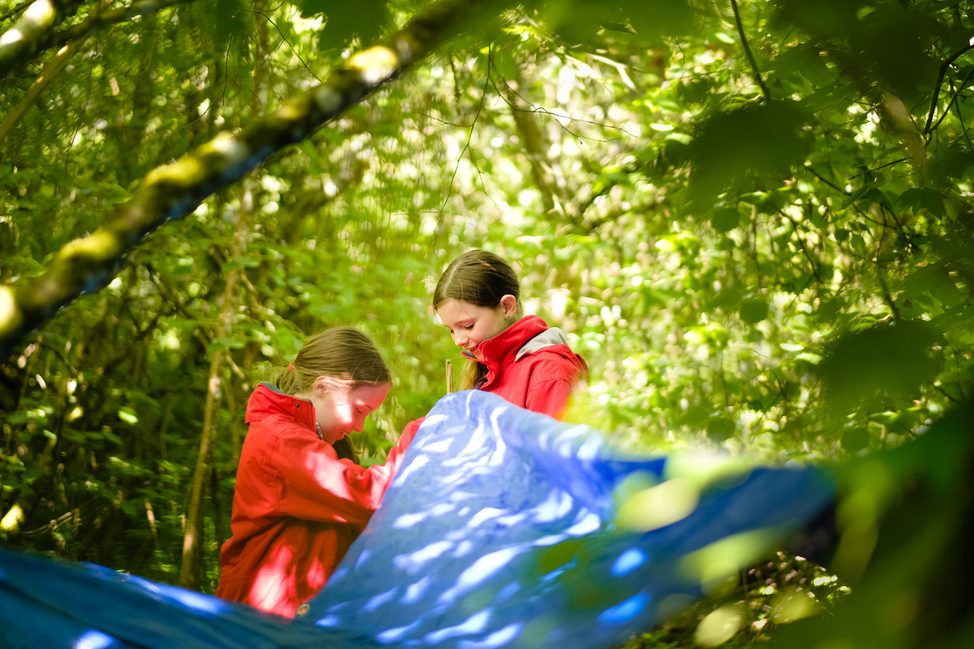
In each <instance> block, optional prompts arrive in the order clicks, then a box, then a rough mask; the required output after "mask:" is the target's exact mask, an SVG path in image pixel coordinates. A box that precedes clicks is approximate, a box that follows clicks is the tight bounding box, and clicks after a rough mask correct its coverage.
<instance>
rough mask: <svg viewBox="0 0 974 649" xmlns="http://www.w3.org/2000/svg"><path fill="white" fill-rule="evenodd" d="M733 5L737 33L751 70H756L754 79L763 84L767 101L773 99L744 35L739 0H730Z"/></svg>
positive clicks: (763, 92)
mask: <svg viewBox="0 0 974 649" xmlns="http://www.w3.org/2000/svg"><path fill="white" fill-rule="evenodd" d="M730 3H731V7H733V8H734V22H735V23H737V34H738V36H740V37H741V45H742V46H743V47H744V55H745V56H746V57H747V62H748V63H750V64H751V71H752V72H754V79H755V80H756V81H757V82H758V85H759V86H761V93H762V94H763V95H764V99H765V101H771V91H770V90H768V86H767V85H765V83H764V79H762V78H761V71H760V70H758V62H757V61H755V60H754V53H753V52H751V46H750V45H748V43H747V36H745V35H744V24H743V23H742V22H741V11H740V9H738V7H737V0H730Z"/></svg>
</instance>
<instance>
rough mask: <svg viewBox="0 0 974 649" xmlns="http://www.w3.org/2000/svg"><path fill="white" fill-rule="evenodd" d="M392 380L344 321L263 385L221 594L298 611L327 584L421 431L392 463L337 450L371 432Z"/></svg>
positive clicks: (225, 550)
mask: <svg viewBox="0 0 974 649" xmlns="http://www.w3.org/2000/svg"><path fill="white" fill-rule="evenodd" d="M390 385H391V378H390V376H389V370H388V369H387V368H386V365H385V362H384V361H383V360H382V357H381V356H380V355H379V352H378V350H377V349H376V348H375V345H374V344H373V343H372V341H371V340H369V338H368V337H366V336H365V335H364V334H362V333H360V332H358V331H356V330H355V329H350V328H345V327H336V328H332V329H326V330H325V331H322V332H321V333H319V334H317V335H315V336H313V337H311V338H310V339H308V340H307V342H306V343H305V344H304V346H303V347H302V349H301V351H300V352H298V355H297V358H295V360H294V362H293V363H292V364H290V365H289V366H288V368H287V370H285V371H284V372H283V373H282V374H281V376H280V378H279V379H278V381H277V385H276V386H274V385H271V384H268V383H263V384H261V385H260V386H258V387H257V389H256V390H254V392H253V394H251V396H250V400H249V402H248V403H247V423H248V425H249V427H250V428H249V430H248V432H247V437H246V438H245V440H244V444H243V450H242V451H241V455H240V465H239V467H238V468H237V482H236V486H235V488H234V494H233V514H232V518H231V521H230V529H231V531H232V536H231V538H230V539H229V540H228V541H227V542H226V543H224V544H223V547H222V549H221V551H220V571H221V572H220V583H219V585H218V587H217V591H216V594H217V595H218V596H219V597H222V598H224V599H227V600H230V601H236V602H243V603H246V604H249V605H251V606H253V607H255V608H258V609H261V610H264V611H270V612H272V613H277V614H279V615H282V616H285V617H294V615H295V613H296V611H297V610H298V609H299V607H300V606H301V605H302V604H304V602H306V601H307V600H308V599H310V598H311V597H312V596H313V595H315V594H316V593H317V592H318V591H319V590H320V589H321V587H322V586H324V585H325V582H326V581H327V580H328V577H329V576H330V575H331V574H332V572H333V571H334V570H335V567H336V566H337V565H338V562H339V561H341V559H342V557H344V556H345V553H346V551H347V550H348V548H349V546H350V545H351V544H352V541H354V540H355V538H356V537H357V536H358V535H359V533H360V532H361V531H362V529H363V528H364V527H365V524H366V523H367V522H368V520H369V517H370V516H371V515H372V512H374V511H375V509H376V508H377V507H378V506H379V503H380V501H381V499H382V495H383V493H384V492H385V489H386V487H387V486H388V485H389V483H390V482H391V480H392V478H393V476H394V474H395V471H396V468H397V467H398V466H399V463H400V461H401V459H402V456H403V453H404V452H405V449H406V447H407V446H408V445H409V442H410V441H411V440H412V437H413V435H414V434H415V432H416V426H413V425H411V426H408V427H407V428H406V430H405V431H404V432H403V434H402V437H401V438H400V439H399V442H398V443H397V444H396V446H395V447H394V448H393V449H392V450H391V451H390V453H389V456H388V458H387V459H386V461H385V463H384V464H380V465H375V466H372V467H369V468H364V467H362V466H360V465H358V464H356V463H355V462H353V461H351V460H349V459H343V458H340V457H339V454H338V452H336V445H337V446H339V447H341V446H342V444H343V438H344V437H345V435H347V434H348V433H351V432H355V431H361V430H362V425H363V422H364V421H365V418H366V417H367V416H368V415H369V414H370V413H371V412H372V411H373V410H375V409H376V408H378V407H379V405H380V404H381V403H382V402H383V401H384V400H385V398H386V395H387V394H388V393H389V388H390Z"/></svg>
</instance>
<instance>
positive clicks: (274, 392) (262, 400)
mask: <svg viewBox="0 0 974 649" xmlns="http://www.w3.org/2000/svg"><path fill="white" fill-rule="evenodd" d="M271 416H284V417H289V418H291V419H293V420H294V421H295V423H297V424H298V425H300V426H301V427H303V428H308V429H310V430H311V431H312V432H313V431H314V429H315V407H314V404H312V403H311V402H310V401H308V400H307V399H299V398H297V397H293V396H291V395H290V394H285V393H283V392H281V391H280V390H278V389H277V387H276V386H274V385H273V384H271V383H261V384H260V385H258V386H257V388H256V389H255V390H254V391H253V393H252V394H251V395H250V399H249V400H248V401H247V423H248V424H251V423H253V422H255V421H260V420H262V419H266V418H267V417H271Z"/></svg>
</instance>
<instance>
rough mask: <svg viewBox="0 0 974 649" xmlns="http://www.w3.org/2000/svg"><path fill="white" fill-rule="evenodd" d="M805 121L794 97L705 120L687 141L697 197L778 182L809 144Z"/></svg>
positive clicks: (693, 187) (706, 197)
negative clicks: (688, 142) (804, 129)
mask: <svg viewBox="0 0 974 649" xmlns="http://www.w3.org/2000/svg"><path fill="white" fill-rule="evenodd" d="M804 124H805V115H804V112H803V111H802V109H801V106H800V105H799V104H797V103H796V102H792V101H775V102H770V103H767V104H749V105H747V106H744V107H743V108H738V109H735V110H731V111H727V112H720V113H715V114H713V115H711V116H710V117H709V118H707V119H705V120H704V121H703V122H702V123H701V124H700V126H699V128H698V130H697V137H696V138H695V139H694V141H693V142H692V143H691V145H690V148H691V153H690V155H691V160H692V163H691V168H692V174H691V189H692V190H693V191H694V192H695V193H696V194H697V196H698V198H697V200H699V201H701V202H704V201H708V200H712V199H713V198H714V197H715V196H716V195H717V194H718V193H720V192H721V191H724V190H727V189H738V190H743V189H745V188H747V189H753V188H754V187H755V185H757V186H758V187H762V186H770V185H772V184H774V183H777V182H779V181H780V180H781V179H782V178H784V177H785V176H786V175H787V174H788V173H789V171H790V169H791V167H792V165H794V164H796V163H799V162H801V161H802V160H803V159H804V156H805V154H806V152H807V151H808V149H809V142H808V139H807V138H806V137H805V135H804V134H803V132H802V128H803V126H804Z"/></svg>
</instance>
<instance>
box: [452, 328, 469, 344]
mask: <svg viewBox="0 0 974 649" xmlns="http://www.w3.org/2000/svg"><path fill="white" fill-rule="evenodd" d="M468 338H469V336H467V334H465V333H463V332H462V331H455V332H454V333H453V344H454V345H456V346H457V347H466V346H467V340H468Z"/></svg>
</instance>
